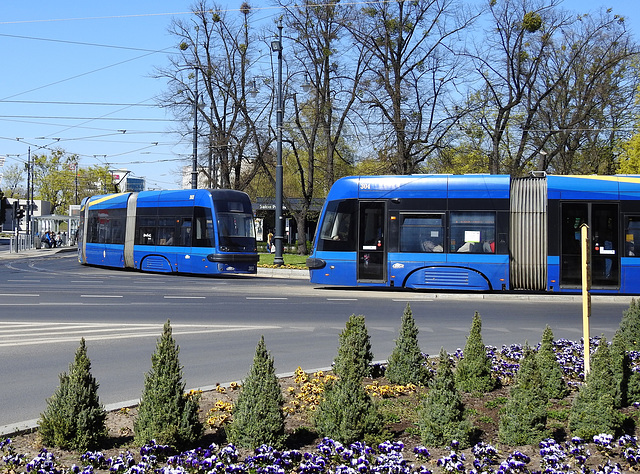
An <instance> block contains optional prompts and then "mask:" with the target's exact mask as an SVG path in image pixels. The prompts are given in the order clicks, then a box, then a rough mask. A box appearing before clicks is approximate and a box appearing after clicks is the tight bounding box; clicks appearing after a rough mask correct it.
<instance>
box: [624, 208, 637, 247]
mask: <svg viewBox="0 0 640 474" xmlns="http://www.w3.org/2000/svg"><path fill="white" fill-rule="evenodd" d="M636 242H638V245H639V247H638V248H637V249H636V247H635V243H636ZM623 256H624V257H640V216H626V217H625V219H624V254H623Z"/></svg>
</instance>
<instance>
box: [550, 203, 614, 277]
mask: <svg viewBox="0 0 640 474" xmlns="http://www.w3.org/2000/svg"><path fill="white" fill-rule="evenodd" d="M618 216H619V213H618V205H617V204H609V203H593V202H592V203H585V202H580V203H576V202H566V203H562V231H561V232H562V236H561V238H562V245H561V250H560V251H561V260H560V284H561V285H562V286H567V287H579V286H580V285H581V284H582V270H581V267H580V266H581V259H582V256H581V253H580V252H581V251H580V226H581V225H582V224H584V223H586V224H587V225H588V226H589V238H590V245H591V286H592V287H593V288H598V287H599V288H602V287H607V288H611V287H619V286H620V252H619V249H618V244H619V235H618Z"/></svg>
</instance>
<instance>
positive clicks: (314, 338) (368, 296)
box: [0, 254, 629, 434]
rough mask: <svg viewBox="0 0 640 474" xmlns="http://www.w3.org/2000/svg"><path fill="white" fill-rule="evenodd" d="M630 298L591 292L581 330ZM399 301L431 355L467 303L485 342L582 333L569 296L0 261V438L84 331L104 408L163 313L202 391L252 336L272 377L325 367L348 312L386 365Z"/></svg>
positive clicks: (228, 377) (465, 326) (600, 324)
mask: <svg viewBox="0 0 640 474" xmlns="http://www.w3.org/2000/svg"><path fill="white" fill-rule="evenodd" d="M42 255H45V254H42ZM628 301H629V298H626V297H594V298H593V303H592V318H591V334H592V335H600V334H604V335H605V336H607V337H608V338H611V336H612V335H613V333H614V332H615V330H616V329H617V327H618V324H619V321H620V317H621V314H622V311H623V310H624V309H625V308H627V307H628ZM407 303H410V304H411V308H412V311H413V315H414V317H415V319H416V323H417V324H418V327H419V328H420V335H419V339H420V344H421V348H422V350H423V351H424V352H426V353H429V354H437V353H438V351H439V350H440V348H441V347H444V348H445V349H447V350H449V351H454V350H455V349H456V348H461V347H464V344H465V341H466V336H467V335H468V332H469V328H470V324H471V318H472V316H473V314H474V312H475V311H478V312H479V313H480V315H481V316H482V321H483V330H482V333H483V339H484V342H485V344H488V345H494V346H498V347H500V346H502V345H503V344H511V343H524V342H525V341H529V342H530V343H531V344H536V343H537V342H538V341H539V340H540V337H541V334H542V330H543V329H544V327H545V325H549V326H551V328H552V329H553V331H554V335H555V337H556V338H560V337H564V338H568V339H572V340H579V339H580V337H581V335H582V326H581V317H582V316H581V315H582V307H581V303H580V298H579V297H568V296H562V295H543V296H535V297H521V296H514V295H505V294H497V295H478V294H475V295H464V294H434V293H421V292H410V291H366V290H355V289H326V288H317V287H314V286H313V285H311V284H310V283H309V282H308V281H306V280H302V279H297V280H296V279H282V278H260V277H242V278H210V277H195V276H174V275H157V274H144V273H138V272H132V271H120V270H111V269H103V268H95V267H85V266H81V265H79V264H78V263H77V260H76V258H75V255H74V254H57V255H55V256H54V255H49V256H47V257H38V258H27V259H19V260H0V360H1V361H2V362H1V363H0V380H2V381H3V383H2V384H1V386H0V400H2V407H3V410H2V412H0V434H1V433H2V431H3V429H2V427H3V426H4V425H12V426H13V425H15V424H18V425H21V424H22V423H23V422H25V421H27V420H34V419H36V418H37V417H38V416H39V414H40V413H41V412H42V410H43V409H44V408H45V406H46V402H45V400H46V398H47V397H49V396H51V394H52V393H53V392H54V390H55V388H56V386H57V385H58V375H59V374H60V373H61V372H63V371H66V370H67V369H68V365H69V363H70V362H71V361H72V359H73V354H74V352H75V350H76V348H77V347H78V344H79V341H80V338H81V337H84V338H85V339H86V341H87V348H88V352H89V357H90V358H91V361H92V373H93V375H94V376H95V377H96V378H97V380H98V382H99V383H100V391H99V394H100V397H101V401H102V403H105V404H106V405H108V406H111V405H118V404H120V403H123V402H124V403H125V404H126V403H130V402H131V401H132V400H135V399H137V398H138V397H139V396H140V394H141V391H142V387H143V383H144V373H145V372H146V371H148V370H149V368H150V365H151V362H150V361H151V354H152V353H153V351H154V349H155V344H156V340H157V338H158V336H159V335H160V333H161V331H162V325H163V324H164V322H166V320H167V319H170V320H171V324H172V327H173V331H174V337H175V339H176V340H177V342H178V344H179V345H180V347H181V352H180V361H181V363H182V365H183V366H184V378H185V382H186V384H187V388H198V387H200V388H208V387H211V386H213V385H215V384H216V383H228V382H231V381H236V380H241V379H242V378H243V377H244V376H245V375H246V373H247V372H248V370H249V367H250V365H251V361H252V359H253V354H254V350H255V346H256V344H257V342H258V339H259V338H260V336H261V335H264V337H265V342H266V344H267V348H268V349H269V350H270V351H271V353H272V355H273V356H274V360H275V364H276V368H277V370H278V372H279V373H290V372H293V371H294V370H295V368H296V367H297V366H298V365H300V366H302V367H303V368H304V369H306V370H311V369H316V368H326V367H328V366H330V364H331V361H332V360H333V357H334V356H335V353H336V349H337V344H338V335H339V333H340V331H342V329H344V324H345V321H346V320H347V319H348V317H349V315H351V314H364V315H365V317H366V321H367V328H368V330H369V334H370V336H371V341H372V347H373V352H374V356H375V358H376V359H377V360H384V359H386V358H387V357H388V356H389V354H390V353H391V351H392V350H393V346H394V340H395V338H397V331H398V327H399V322H400V317H401V315H402V312H403V310H404V307H405V305H406V304H407ZM5 428H6V427H5ZM4 431H5V432H6V429H5V430H4Z"/></svg>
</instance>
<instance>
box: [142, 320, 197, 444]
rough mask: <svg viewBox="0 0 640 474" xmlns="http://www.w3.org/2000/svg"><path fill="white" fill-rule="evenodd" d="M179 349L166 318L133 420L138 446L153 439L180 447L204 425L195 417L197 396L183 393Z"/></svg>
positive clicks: (192, 438) (195, 435)
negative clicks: (136, 415) (136, 413)
mask: <svg viewBox="0 0 640 474" xmlns="http://www.w3.org/2000/svg"><path fill="white" fill-rule="evenodd" d="M179 352H180V348H179V347H178V345H177V344H176V342H175V340H174V339H173V335H172V330H171V324H170V321H167V322H166V323H165V325H164V329H163V332H162V336H161V337H160V339H158V342H157V344H156V350H155V352H154V353H153V355H152V356H151V369H150V370H149V372H147V373H146V375H145V380H144V389H143V392H142V399H141V400H140V406H139V407H138V417H137V418H136V420H135V422H134V430H135V442H136V443H137V444H139V445H143V444H145V443H148V442H149V441H151V440H152V439H155V440H156V442H158V443H160V444H168V445H173V446H178V447H180V446H185V445H188V444H189V443H192V442H193V441H195V440H196V439H198V437H200V435H201V434H202V431H203V426H202V423H200V421H199V420H198V408H199V398H198V397H197V396H194V395H192V394H185V393H184V389H185V384H184V382H183V381H182V367H181V366H180V361H179V359H178V354H179Z"/></svg>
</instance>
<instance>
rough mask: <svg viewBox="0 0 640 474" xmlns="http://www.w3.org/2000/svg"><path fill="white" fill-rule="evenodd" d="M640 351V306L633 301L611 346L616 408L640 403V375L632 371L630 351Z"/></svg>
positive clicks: (624, 314)
mask: <svg viewBox="0 0 640 474" xmlns="http://www.w3.org/2000/svg"><path fill="white" fill-rule="evenodd" d="M639 349H640V304H639V303H638V302H637V301H636V300H635V299H632V300H631V304H630V305H629V308H628V309H627V310H625V311H623V313H622V320H621V321H620V325H619V327H618V330H617V331H616V333H615V335H614V336H613V341H612V344H611V358H612V370H613V377H614V380H615V386H616V395H615V403H616V407H622V406H627V405H629V404H631V403H633V402H635V401H640V373H638V372H635V371H631V360H630V358H629V351H638V350H639Z"/></svg>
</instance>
